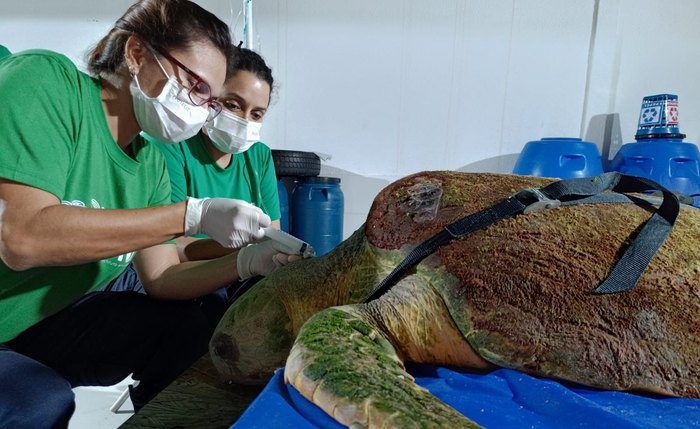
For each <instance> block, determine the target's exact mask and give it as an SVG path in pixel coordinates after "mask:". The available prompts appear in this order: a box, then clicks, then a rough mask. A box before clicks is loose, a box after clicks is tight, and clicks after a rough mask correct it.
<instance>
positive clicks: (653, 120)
mask: <svg viewBox="0 0 700 429" xmlns="http://www.w3.org/2000/svg"><path fill="white" fill-rule="evenodd" d="M634 137H635V140H636V142H633V143H627V144H624V145H622V147H620V150H619V151H618V152H617V154H616V155H615V158H613V160H612V161H611V162H610V166H609V169H610V170H611V171H619V172H621V173H625V174H629V175H631V176H639V177H645V178H647V179H651V180H653V181H655V182H657V183H659V184H660V185H662V186H664V187H666V188H667V189H669V190H671V191H675V192H679V193H681V194H684V195H687V196H691V197H694V200H695V201H696V203H695V204H694V205H695V206H697V205H698V203H697V201H698V200H699V198H698V196H700V151H698V147H697V146H696V145H695V144H692V143H684V142H683V139H684V138H685V134H681V132H680V130H679V127H678V96H676V95H674V94H657V95H650V96H647V97H644V99H643V100H642V108H641V111H640V114H639V124H638V128H637V134H636V135H635V136H634Z"/></svg>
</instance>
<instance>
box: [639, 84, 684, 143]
mask: <svg viewBox="0 0 700 429" xmlns="http://www.w3.org/2000/svg"><path fill="white" fill-rule="evenodd" d="M634 138H635V139H636V140H644V139H660V138H661V139H684V138H685V134H681V131H680V129H679V128H678V96H677V95H675V94H656V95H647V96H646V97H644V98H643V99H642V108H641V109H640V111H639V123H638V125H637V134H636V135H635V136H634Z"/></svg>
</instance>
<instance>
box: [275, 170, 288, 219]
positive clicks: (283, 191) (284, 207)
mask: <svg viewBox="0 0 700 429" xmlns="http://www.w3.org/2000/svg"><path fill="white" fill-rule="evenodd" d="M277 193H278V194H279V198H280V214H281V216H280V229H281V230H282V231H284V232H289V193H288V192H287V187H286V186H284V182H282V180H281V179H280V180H278V181H277Z"/></svg>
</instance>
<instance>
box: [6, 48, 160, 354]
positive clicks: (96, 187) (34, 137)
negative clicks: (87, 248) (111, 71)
mask: <svg viewBox="0 0 700 429" xmlns="http://www.w3.org/2000/svg"><path fill="white" fill-rule="evenodd" d="M0 94H2V98H3V100H4V101H3V102H2V103H0V177H2V178H5V179H9V180H12V181H15V182H19V183H23V184H26V185H29V186H32V187H35V188H39V189H42V190H44V191H47V192H50V193H51V194H53V195H55V196H56V197H57V198H58V199H59V200H60V201H61V202H62V203H63V204H67V205H72V206H79V207H86V208H85V210H94V209H122V208H142V207H148V206H155V205H162V204H168V203H170V179H169V178H168V174H167V169H166V167H165V162H164V160H163V156H162V154H161V153H160V151H159V150H157V149H156V148H155V147H154V145H152V144H149V143H148V142H147V141H146V140H144V139H143V138H142V137H137V138H136V139H135V140H134V142H133V143H132V149H133V153H134V154H135V155H134V158H133V159H132V158H131V157H129V156H128V155H126V154H125V153H124V151H122V150H121V149H120V148H119V146H117V143H116V142H115V141H114V139H113V138H112V135H111V134H110V131H109V128H108V126H107V121H106V117H105V112H104V110H103V107H102V102H101V98H100V81H99V79H97V78H92V77H90V76H88V75H86V74H84V73H82V72H80V71H79V70H78V69H77V68H76V67H75V65H74V64H73V63H72V62H71V61H70V60H69V59H68V58H66V57H64V56H63V55H60V54H56V53H53V52H48V51H38V50H37V51H26V52H22V53H17V54H14V55H12V56H10V57H7V58H5V59H3V60H2V61H0ZM46 240H51V237H46ZM132 257H133V252H132V253H129V254H126V255H121V256H118V257H114V258H109V259H105V260H101V261H97V262H93V263H87V264H82V265H76V266H70V267H43V268H32V269H29V270H26V271H13V270H11V269H9V268H8V267H7V266H6V265H5V264H3V263H2V262H1V261H0V342H3V341H7V340H10V339H12V338H14V337H15V336H16V335H17V334H19V333H20V332H22V331H23V330H24V329H26V328H28V327H29V326H31V325H33V324H35V323H37V322H38V321H40V320H42V319H43V318H45V317H47V316H49V315H51V314H53V313H55V312H57V311H58V310H60V309H62V308H64V307H66V306H67V305H69V304H71V303H72V302H74V301H75V300H76V299H77V298H79V297H80V296H82V295H83V294H85V293H86V292H89V291H91V290H94V289H96V288H98V287H99V286H101V285H103V284H105V283H107V282H109V281H110V280H112V279H114V278H115V277H116V276H117V275H119V273H120V272H121V271H122V270H123V269H124V268H125V267H126V266H127V265H128V263H129V262H130V260H131V259H132Z"/></svg>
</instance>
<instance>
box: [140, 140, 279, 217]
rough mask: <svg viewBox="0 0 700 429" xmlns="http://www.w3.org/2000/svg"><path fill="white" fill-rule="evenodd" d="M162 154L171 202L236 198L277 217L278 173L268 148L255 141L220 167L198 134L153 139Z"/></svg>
mask: <svg viewBox="0 0 700 429" xmlns="http://www.w3.org/2000/svg"><path fill="white" fill-rule="evenodd" d="M146 138H147V139H149V140H150V141H152V142H154V143H155V144H156V145H157V146H158V148H160V149H161V150H162V151H163V154H164V155H165V162H166V164H167V166H168V173H169V175H170V184H171V188H172V202H174V203H176V202H180V201H184V200H185V199H186V198H187V197H195V198H204V197H211V198H236V199H239V200H245V201H248V202H249V203H252V204H255V205H256V206H257V207H260V209H262V211H264V212H265V213H266V214H267V215H268V216H270V218H271V219H272V220H278V219H279V218H280V216H281V215H280V201H279V196H278V194H277V176H276V175H275V165H274V162H273V160H272V152H271V151H270V148H269V147H267V146H266V145H264V144H263V143H260V142H258V143H255V144H254V145H253V146H251V147H250V149H248V150H247V151H245V152H243V153H237V154H234V155H233V157H232V159H231V164H229V166H228V167H226V168H221V167H220V166H219V164H217V163H216V162H215V161H214V160H213V159H212V158H211V155H209V152H207V149H206V147H205V146H204V144H205V143H204V141H202V137H201V135H200V134H197V135H196V136H194V137H192V138H190V139H188V140H186V141H184V142H180V143H178V144H165V143H160V142H157V141H155V140H153V138H152V137H150V136H146Z"/></svg>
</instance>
